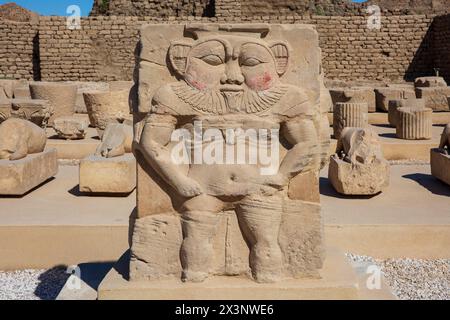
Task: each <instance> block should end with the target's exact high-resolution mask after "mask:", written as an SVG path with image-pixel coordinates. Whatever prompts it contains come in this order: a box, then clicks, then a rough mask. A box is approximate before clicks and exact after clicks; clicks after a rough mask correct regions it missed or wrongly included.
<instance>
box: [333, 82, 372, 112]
mask: <svg viewBox="0 0 450 320" xmlns="http://www.w3.org/2000/svg"><path fill="white" fill-rule="evenodd" d="M330 94H331V99H332V100H333V105H334V106H336V103H338V102H343V103H344V102H347V103H367V107H368V112H375V111H376V105H375V92H374V90H373V88H371V87H351V88H340V89H331V90H330Z"/></svg>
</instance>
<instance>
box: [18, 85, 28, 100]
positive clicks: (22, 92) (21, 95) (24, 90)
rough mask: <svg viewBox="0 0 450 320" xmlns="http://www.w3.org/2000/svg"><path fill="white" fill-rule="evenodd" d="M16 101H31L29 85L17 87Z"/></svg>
mask: <svg viewBox="0 0 450 320" xmlns="http://www.w3.org/2000/svg"><path fill="white" fill-rule="evenodd" d="M14 99H31V92H30V87H29V86H28V85H27V86H18V87H15V88H14Z"/></svg>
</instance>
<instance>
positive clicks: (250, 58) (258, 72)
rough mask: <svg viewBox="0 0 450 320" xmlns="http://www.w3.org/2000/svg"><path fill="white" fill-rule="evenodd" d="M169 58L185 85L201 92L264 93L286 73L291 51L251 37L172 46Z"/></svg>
mask: <svg viewBox="0 0 450 320" xmlns="http://www.w3.org/2000/svg"><path fill="white" fill-rule="evenodd" d="M170 57H171V60H172V64H173V65H174V68H175V69H176V70H177V71H178V72H179V73H180V74H181V75H183V77H184V79H185V81H186V82H187V83H188V84H189V85H190V86H192V87H194V88H196V89H198V90H202V91H205V90H213V91H220V92H222V93H223V92H239V91H246V90H252V91H265V90H268V89H270V88H272V87H273V86H275V85H276V84H277V83H278V82H279V78H280V75H282V74H283V73H284V72H285V71H286V67H287V60H288V48H287V46H286V45H285V44H284V43H279V42H278V43H275V44H272V45H269V44H267V43H266V42H265V41H262V40H259V39H254V38H251V37H243V36H215V37H211V38H206V39H203V40H198V41H197V42H195V43H194V44H193V45H192V46H190V45H188V44H182V43H177V44H173V45H172V47H171V54H170Z"/></svg>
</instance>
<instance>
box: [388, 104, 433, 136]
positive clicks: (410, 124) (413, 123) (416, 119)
mask: <svg viewBox="0 0 450 320" xmlns="http://www.w3.org/2000/svg"><path fill="white" fill-rule="evenodd" d="M432 113H433V110H431V109H430V108H399V109H397V125H396V135H397V138H400V139H406V140H429V139H431V137H432V132H431V130H432V127H433V119H432Z"/></svg>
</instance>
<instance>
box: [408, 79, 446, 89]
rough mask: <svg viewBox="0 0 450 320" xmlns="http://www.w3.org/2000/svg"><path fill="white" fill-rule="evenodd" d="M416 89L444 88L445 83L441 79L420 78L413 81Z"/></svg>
mask: <svg viewBox="0 0 450 320" xmlns="http://www.w3.org/2000/svg"><path fill="white" fill-rule="evenodd" d="M414 86H415V87H416V88H432V87H446V86H447V83H446V82H445V80H444V78H442V77H420V78H416V80H415V81H414Z"/></svg>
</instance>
